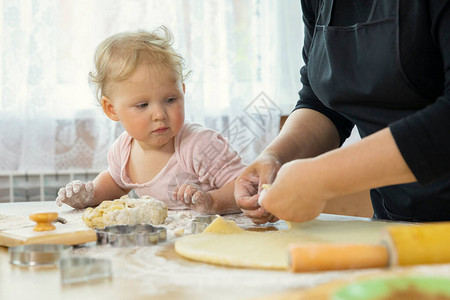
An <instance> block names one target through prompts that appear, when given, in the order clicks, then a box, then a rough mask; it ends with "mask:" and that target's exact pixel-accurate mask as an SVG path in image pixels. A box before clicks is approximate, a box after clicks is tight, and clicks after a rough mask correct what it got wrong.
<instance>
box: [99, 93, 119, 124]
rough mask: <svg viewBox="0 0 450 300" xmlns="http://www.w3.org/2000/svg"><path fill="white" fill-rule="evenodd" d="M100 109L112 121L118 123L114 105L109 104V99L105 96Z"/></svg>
mask: <svg viewBox="0 0 450 300" xmlns="http://www.w3.org/2000/svg"><path fill="white" fill-rule="evenodd" d="M102 108H103V112H104V113H105V114H106V115H107V116H108V118H110V119H111V120H113V121H119V117H118V116H117V114H116V112H115V110H114V105H113V104H112V102H111V99H109V98H108V97H106V96H103V97H102Z"/></svg>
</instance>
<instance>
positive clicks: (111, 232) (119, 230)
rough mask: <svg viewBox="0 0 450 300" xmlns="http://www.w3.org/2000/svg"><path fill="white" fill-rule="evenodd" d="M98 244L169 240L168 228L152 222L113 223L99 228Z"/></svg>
mask: <svg viewBox="0 0 450 300" xmlns="http://www.w3.org/2000/svg"><path fill="white" fill-rule="evenodd" d="M96 232H97V244H99V245H104V244H110V245H111V246H114V247H133V246H151V245H155V244H158V243H159V242H164V241H166V240H167V230H166V228H164V227H157V226H153V225H151V224H137V225H113V226H106V227H105V228H104V229H97V230H96Z"/></svg>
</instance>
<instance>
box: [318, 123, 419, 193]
mask: <svg viewBox="0 0 450 300" xmlns="http://www.w3.org/2000/svg"><path fill="white" fill-rule="evenodd" d="M313 160H315V162H313V163H314V164H317V166H318V170H320V171H319V172H320V173H321V174H322V176H323V183H324V184H325V187H324V188H325V189H326V190H327V191H330V192H331V196H332V197H336V196H341V195H346V194H351V193H355V192H359V191H364V190H368V189H371V188H376V187H381V186H386V185H393V184H401V183H409V182H414V181H416V178H415V176H414V175H413V173H412V172H411V170H410V169H409V167H408V165H407V164H406V162H405V160H404V159H403V157H402V155H401V153H400V151H399V150H398V147H397V145H396V143H395V140H394V138H393V136H392V134H391V131H390V129H389V128H385V129H383V130H381V131H379V132H377V133H375V134H373V135H371V136H369V137H367V138H364V139H362V140H361V141H359V142H357V143H354V144H351V145H349V146H346V147H343V148H340V149H337V150H334V151H331V152H328V153H325V154H323V155H320V156H318V157H317V158H315V159H313Z"/></svg>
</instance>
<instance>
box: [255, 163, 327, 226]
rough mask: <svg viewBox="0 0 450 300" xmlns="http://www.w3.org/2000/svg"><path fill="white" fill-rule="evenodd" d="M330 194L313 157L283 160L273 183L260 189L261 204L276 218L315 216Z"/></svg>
mask: <svg viewBox="0 0 450 300" xmlns="http://www.w3.org/2000/svg"><path fill="white" fill-rule="evenodd" d="M332 197H333V195H332V193H331V191H330V189H329V188H327V185H326V179H325V178H324V174H323V173H322V172H320V171H319V170H318V168H317V162H316V161H315V160H314V159H299V160H294V161H291V162H289V163H286V164H284V165H283V166H282V167H281V168H280V170H279V171H278V174H277V177H276V179H275V181H274V182H273V184H272V186H271V187H270V188H269V189H267V190H263V191H262V192H261V196H260V200H259V202H260V204H261V206H263V207H264V208H265V209H266V210H267V211H269V212H270V213H272V214H274V215H275V216H277V217H278V218H280V219H282V220H286V221H292V222H306V221H309V220H312V219H314V218H316V217H317V216H318V215H319V214H320V213H321V212H322V211H323V209H324V207H325V204H326V202H327V200H328V199H331V198H332Z"/></svg>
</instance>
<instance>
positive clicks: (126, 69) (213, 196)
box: [56, 27, 245, 214]
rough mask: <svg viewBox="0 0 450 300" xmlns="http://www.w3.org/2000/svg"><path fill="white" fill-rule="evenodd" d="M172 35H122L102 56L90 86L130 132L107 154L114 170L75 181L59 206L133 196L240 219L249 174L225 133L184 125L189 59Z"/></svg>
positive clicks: (62, 192)
mask: <svg viewBox="0 0 450 300" xmlns="http://www.w3.org/2000/svg"><path fill="white" fill-rule="evenodd" d="M171 45H172V42H171V35H170V33H169V31H168V30H167V29H166V28H165V27H161V28H160V30H159V31H158V30H157V31H154V32H147V31H143V30H139V31H135V32H123V33H118V34H115V35H113V36H111V37H109V38H107V39H106V40H104V41H103V42H102V43H101V44H100V45H99V46H98V47H97V50H96V53H95V71H94V72H91V73H90V74H89V76H90V82H91V84H92V85H93V86H94V87H95V88H96V91H97V93H96V96H97V99H98V101H99V102H100V104H101V106H102V109H103V111H104V113H105V114H106V115H107V116H108V118H110V119H111V120H113V121H117V122H121V124H122V125H123V127H124V128H125V132H123V133H122V134H121V135H120V136H119V138H118V139H117V140H116V141H115V142H114V144H113V145H112V146H111V148H110V149H109V152H108V165H109V167H108V170H105V171H103V172H101V173H100V174H99V175H98V176H97V177H96V178H95V179H94V181H92V182H91V181H90V182H87V183H84V182H81V181H79V180H76V181H73V182H71V183H69V184H67V185H66V186H65V187H63V188H61V189H60V190H59V192H58V197H57V198H56V203H57V204H58V205H62V203H65V204H68V205H70V206H72V207H74V208H85V207H88V206H96V205H98V204H100V203H101V202H102V201H103V200H113V199H118V198H120V197H121V196H123V195H125V194H127V193H129V192H130V191H131V190H132V189H134V191H135V192H136V194H137V195H138V196H140V197H141V196H144V195H149V196H152V197H155V198H156V199H158V200H161V201H163V202H165V203H166V204H167V205H168V207H169V209H188V208H189V209H193V210H196V211H199V212H201V213H208V214H215V213H218V214H225V213H233V212H238V211H240V210H239V208H238V207H237V205H236V202H235V200H234V196H233V192H234V180H235V178H236V177H237V176H238V175H239V174H240V172H241V171H242V170H243V168H244V167H245V166H244V164H243V163H242V161H241V158H240V156H239V155H238V154H237V153H236V152H235V151H234V150H232V149H231V148H230V146H229V144H228V141H227V140H226V139H225V138H224V137H223V136H222V135H220V134H219V133H217V132H215V131H213V130H210V129H206V128H204V127H202V126H201V125H198V124H194V123H191V124H190V123H185V122H184V92H185V84H184V79H185V74H184V72H183V59H182V57H181V56H180V55H178V54H177V53H176V52H175V51H174V49H173V48H172V46H171Z"/></svg>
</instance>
